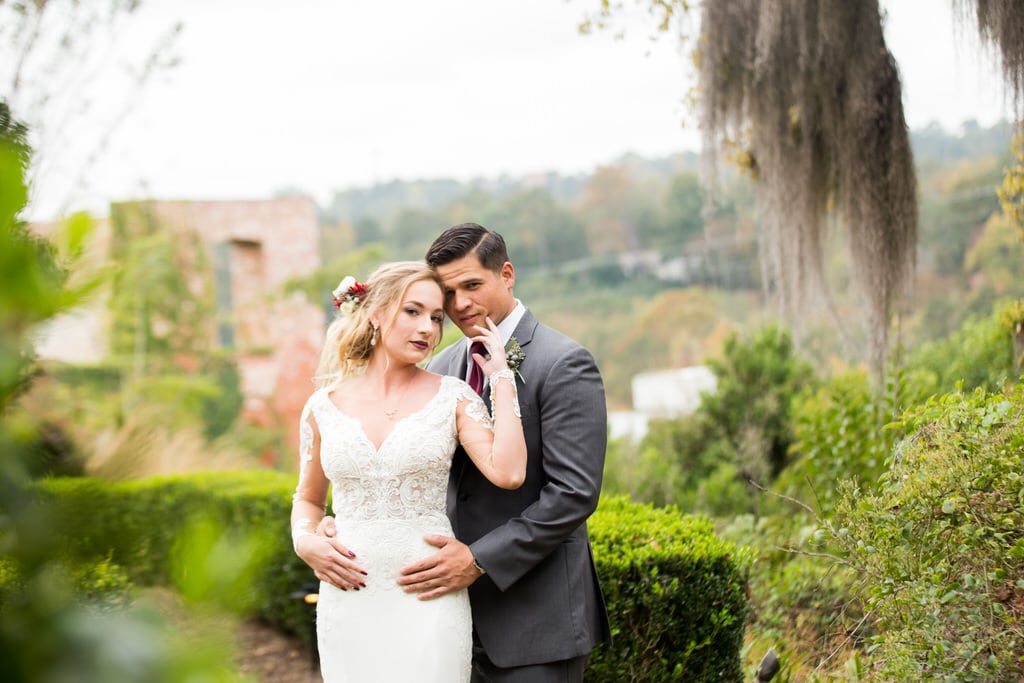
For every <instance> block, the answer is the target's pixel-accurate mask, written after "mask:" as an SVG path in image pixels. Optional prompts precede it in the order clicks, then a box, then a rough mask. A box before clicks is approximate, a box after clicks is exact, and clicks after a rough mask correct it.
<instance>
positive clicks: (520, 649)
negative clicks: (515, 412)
mask: <svg viewBox="0 0 1024 683" xmlns="http://www.w3.org/2000/svg"><path fill="white" fill-rule="evenodd" d="M426 260H427V263H429V264H430V265H431V266H433V268H434V269H435V270H436V271H437V273H438V275H439V276H440V277H441V280H442V281H443V283H444V289H445V312H446V313H447V314H448V315H449V316H450V317H451V319H452V320H453V321H454V322H455V324H456V325H457V326H458V327H459V329H461V330H462V331H463V333H465V334H466V335H467V336H471V335H474V334H476V333H477V331H476V328H475V325H478V324H480V325H482V324H484V323H483V321H484V319H485V318H486V317H488V316H489V317H490V318H491V319H492V320H494V322H495V323H496V324H497V325H498V330H499V331H500V333H501V335H502V339H503V340H504V341H505V342H506V344H508V342H509V341H510V340H511V339H513V338H514V339H515V340H516V342H517V343H518V345H519V347H520V348H521V349H522V356H524V358H523V359H522V361H521V364H520V366H519V367H518V371H517V375H518V377H517V385H518V387H517V388H518V391H519V404H520V407H521V409H522V422H523V430H524V432H525V435H526V444H527V448H528V451H529V454H528V460H527V465H526V482H525V483H524V484H523V486H522V487H521V488H519V489H517V490H515V491H506V490H502V489H500V488H497V487H495V486H493V485H492V484H490V483H489V482H488V481H487V480H486V479H485V478H484V476H483V475H482V474H481V473H480V472H479V471H478V470H477V469H476V467H475V466H474V465H473V463H472V462H471V461H470V460H469V458H468V457H466V455H465V453H463V452H462V450H461V449H460V450H459V451H458V452H457V453H456V454H455V458H454V461H453V463H452V471H451V479H450V481H449V484H448V516H449V517H450V518H451V521H452V527H453V529H454V532H455V535H456V536H457V537H458V538H457V539H455V538H449V537H446V536H432V537H428V538H427V540H428V542H430V543H431V544H432V545H435V546H437V547H438V549H439V550H438V552H437V553H435V554H434V555H433V556H431V557H429V558H426V559H425V560H421V561H419V562H417V563H415V564H412V565H410V566H408V567H406V568H405V569H404V570H403V572H402V576H401V577H400V578H399V580H398V582H399V584H401V585H402V586H403V588H404V590H406V591H407V592H416V593H419V594H420V598H421V599H430V598H435V597H438V596H440V595H444V594H445V593H449V592H451V591H455V590H459V589H462V588H465V587H467V586H468V587H469V595H470V604H471V605H472V610H473V679H472V680H473V681H478V682H484V681H487V682H490V681H494V682H499V681H500V682H502V683H505V682H510V683H512V682H516V683H545V682H547V681H551V682H554V681H559V682H564V681H582V680H583V670H584V668H585V667H586V662H587V657H588V655H589V653H590V651H591V650H592V649H593V648H594V647H595V646H596V645H598V644H599V643H602V642H604V643H607V642H610V640H611V633H610V631H609V626H608V616H607V614H606V612H605V606H604V598H603V596H602V594H601V588H600V586H599V585H598V580H597V573H596V570H595V568H594V558H593V554H592V551H591V548H590V540H589V538H588V536H587V524H586V522H587V518H588V517H589V516H590V514H591V513H592V512H593V511H594V509H595V508H596V507H597V501H598V495H599V493H600V491H601V477H602V472H603V469H604V457H605V446H606V441H607V429H608V427H607V416H606V407H605V397H604V385H603V384H602V381H601V375H600V373H599V372H598V369H597V365H596V364H595V363H594V359H593V357H592V356H591V354H590V353H589V352H588V351H587V350H586V349H584V348H583V347H582V346H580V345H579V344H577V343H576V342H575V341H573V340H572V339H569V338H568V337H566V336H565V335H563V334H561V333H559V332H556V331H555V330H553V329H551V328H550V327H548V326H546V325H543V324H541V323H540V322H538V321H537V319H536V318H535V317H534V316H533V314H532V313H531V312H530V311H529V310H527V309H526V308H525V307H524V306H523V304H522V303H521V302H520V301H519V300H518V299H516V298H515V296H513V294H512V286H513V285H514V284H515V268H514V267H513V266H512V263H511V262H510V261H509V257H508V251H507V249H506V246H505V241H504V239H502V237H501V235H499V234H498V233H495V232H491V231H489V230H487V229H486V228H484V227H482V226H480V225H477V224H475V223H464V224H462V225H457V226H455V227H452V228H449V229H448V230H446V231H445V232H444V233H442V234H441V235H440V236H439V237H438V238H437V239H436V240H434V243H433V244H432V245H431V246H430V249H429V250H428V252H427V256H426ZM506 348H508V347H506ZM471 362H472V361H471V360H470V355H469V345H468V341H466V340H464V341H462V342H459V343H457V344H453V345H452V346H451V347H449V348H448V349H446V350H445V351H443V352H442V353H441V354H439V355H438V356H437V358H435V359H434V360H433V361H432V362H431V363H430V366H429V369H430V370H433V371H435V372H439V373H442V374H447V375H454V376H456V377H461V378H463V379H467V378H468V377H469V370H468V368H469V364H470V363H471ZM482 395H483V397H484V399H485V400H489V398H490V388H489V387H488V386H486V384H485V386H484V387H483V389H482Z"/></svg>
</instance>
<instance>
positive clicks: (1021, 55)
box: [953, 0, 1024, 114]
mask: <svg viewBox="0 0 1024 683" xmlns="http://www.w3.org/2000/svg"><path fill="white" fill-rule="evenodd" d="M972 9H973V12H972ZM953 10H954V12H955V13H956V14H958V15H959V19H960V21H961V22H963V23H965V24H966V23H967V22H968V21H969V20H970V16H971V14H972V13H973V14H974V16H975V18H976V19H977V22H978V33H979V34H980V35H981V39H982V42H983V43H985V44H986V45H988V46H989V47H993V48H995V50H996V51H997V52H998V53H999V56H1000V64H1001V66H1002V71H1003V81H1004V82H1005V83H1006V85H1007V86H1008V87H1009V88H1010V93H1011V94H1012V96H1013V104H1014V107H1016V109H1017V112H1018V114H1019V113H1020V112H1021V110H1022V109H1024V3H1022V2H1021V0H953Z"/></svg>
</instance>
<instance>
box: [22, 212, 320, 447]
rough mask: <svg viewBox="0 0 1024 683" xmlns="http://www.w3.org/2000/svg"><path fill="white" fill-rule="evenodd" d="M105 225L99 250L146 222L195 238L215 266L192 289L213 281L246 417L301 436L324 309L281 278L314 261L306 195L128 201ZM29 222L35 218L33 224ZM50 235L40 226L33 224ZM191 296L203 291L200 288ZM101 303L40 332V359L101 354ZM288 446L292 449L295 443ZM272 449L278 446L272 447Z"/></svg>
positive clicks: (220, 340)
mask: <svg viewBox="0 0 1024 683" xmlns="http://www.w3.org/2000/svg"><path fill="white" fill-rule="evenodd" d="M111 215H112V216H115V215H116V216H117V217H118V219H117V222H119V225H118V226H117V227H116V228H115V227H114V226H112V222H111V221H109V220H108V221H104V222H102V223H101V225H100V226H98V227H99V230H98V232H99V233H100V234H99V235H98V239H97V245H98V248H99V249H100V250H101V251H103V252H105V254H104V255H105V256H106V257H109V256H110V255H111V254H113V253H115V252H114V247H115V246H116V244H115V242H116V240H118V239H124V237H123V236H121V237H119V236H118V235H123V234H129V235H130V234H133V233H135V232H137V230H136V229H135V228H136V227H138V225H139V224H141V223H142V222H146V223H148V224H149V225H150V226H153V225H155V226H158V228H157V229H159V230H160V231H165V232H170V233H173V234H179V235H180V234H187V235H189V236H191V237H194V238H198V242H199V244H201V245H202V248H203V250H204V252H205V253H204V254H203V256H204V258H202V259H196V261H197V263H201V264H203V265H202V266H199V265H197V268H198V267H202V268H206V269H211V270H212V273H211V272H206V273H195V274H194V275H195V277H189V278H187V279H188V281H189V288H190V289H192V290H201V289H202V288H203V287H204V286H205V284H204V283H208V282H212V283H213V289H214V292H213V296H214V299H215V301H216V308H217V316H216V320H217V324H216V326H215V329H211V330H210V335H211V337H212V338H211V340H210V341H211V344H210V346H211V347H212V348H219V349H225V350H229V351H231V352H232V354H233V356H234V357H235V359H236V361H237V365H238V370H239V375H240V378H241V388H242V393H243V396H244V405H243V409H242V412H243V418H244V419H246V420H248V421H250V422H253V423H255V424H257V425H262V426H267V427H277V428H280V429H282V431H283V432H284V434H285V443H286V444H298V422H299V418H300V414H301V411H302V407H303V405H304V403H305V400H306V399H307V398H308V396H309V394H310V392H311V391H312V388H313V385H312V383H311V377H312V375H313V372H314V371H315V369H316V361H317V356H318V354H319V351H320V346H321V343H322V340H323V331H324V325H325V321H324V311H323V309H322V308H321V307H320V305H319V304H318V303H317V302H310V301H308V300H307V299H306V298H305V297H304V296H303V295H302V294H300V293H294V294H291V295H284V294H283V290H282V285H283V284H284V283H285V282H286V281H288V280H289V279H291V278H295V277H301V276H304V275H308V274H309V273H310V272H312V271H313V270H315V269H316V268H317V267H318V266H319V265H320V247H319V245H320V234H319V226H318V223H317V216H316V206H315V204H314V203H313V201H312V200H311V199H310V198H308V197H297V196H292V197H282V198H276V199H268V200H247V201H164V200H150V201H140V202H125V203H119V204H115V205H113V206H112V211H111ZM34 227H35V226H34ZM37 227H38V232H41V233H44V234H45V233H46V231H47V230H46V227H45V226H37ZM195 293H196V294H197V295H199V294H204V292H201V291H196V292H195ZM103 309H104V306H103V305H102V304H101V303H97V305H96V306H95V307H94V309H93V310H85V311H77V312H75V313H74V314H73V315H70V316H66V317H64V318H62V319H58V320H56V321H54V323H52V324H51V325H50V326H49V327H48V328H47V329H46V330H45V334H44V336H43V338H42V339H40V340H39V343H38V346H37V352H38V353H39V354H40V356H41V357H44V358H52V359H57V360H64V361H67V362H72V363H88V362H100V361H101V360H103V358H104V357H105V356H106V341H105V340H104V338H103V329H104V316H103ZM286 450H288V451H294V450H295V447H294V446H292V447H287V448H286ZM274 455H278V454H274Z"/></svg>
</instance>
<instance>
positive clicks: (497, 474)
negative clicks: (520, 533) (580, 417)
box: [456, 368, 526, 489]
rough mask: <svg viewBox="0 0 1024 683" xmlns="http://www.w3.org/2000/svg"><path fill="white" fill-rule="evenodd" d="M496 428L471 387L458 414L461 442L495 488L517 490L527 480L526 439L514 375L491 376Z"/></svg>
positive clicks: (510, 372) (495, 374)
mask: <svg viewBox="0 0 1024 683" xmlns="http://www.w3.org/2000/svg"><path fill="white" fill-rule="evenodd" d="M489 381H490V385H491V405H492V411H493V413H494V418H493V428H492V426H491V419H490V416H488V415H487V407H486V406H485V405H484V402H483V399H481V398H480V397H479V396H477V395H476V393H475V392H473V390H472V389H470V388H469V387H468V386H467V387H466V390H465V396H464V397H465V398H466V399H467V400H460V401H459V406H458V410H457V412H456V420H457V422H456V424H457V427H458V432H459V441H460V442H461V443H462V447H463V448H464V449H465V450H466V454H467V455H469V457H470V459H471V460H472V461H473V464H474V465H476V467H477V469H479V470H480V472H481V473H483V475H484V476H485V477H487V479H488V480H489V481H490V482H491V483H492V484H494V485H495V486H500V487H501V488H503V489H517V488H519V487H520V486H522V484H523V481H524V480H525V479H526V439H525V438H524V437H523V425H522V421H521V418H520V416H519V396H518V393H517V392H516V379H515V375H513V374H512V371H511V370H509V369H507V368H506V369H504V370H499V371H497V372H495V373H493V374H491V376H490V379H489Z"/></svg>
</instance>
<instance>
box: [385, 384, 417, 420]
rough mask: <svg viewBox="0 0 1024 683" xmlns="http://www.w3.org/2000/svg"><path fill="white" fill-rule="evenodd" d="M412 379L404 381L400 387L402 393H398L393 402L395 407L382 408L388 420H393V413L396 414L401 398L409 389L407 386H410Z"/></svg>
mask: <svg viewBox="0 0 1024 683" xmlns="http://www.w3.org/2000/svg"><path fill="white" fill-rule="evenodd" d="M413 381H414V380H409V381H408V382H406V383H405V388H404V389H402V393H401V394H399V395H398V400H397V401H396V402H395V407H394V408H392V409H391V410H388V409H387V408H384V415H385V416H387V418H388V420H391V421H394V419H395V415H397V414H398V407H399V406H400V405H402V399H403V398H405V394H406V393H407V392H408V391H409V387H410V386H412V383H413Z"/></svg>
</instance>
